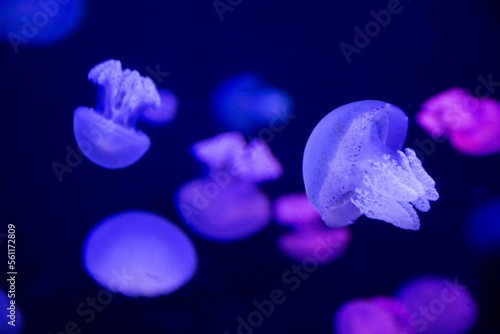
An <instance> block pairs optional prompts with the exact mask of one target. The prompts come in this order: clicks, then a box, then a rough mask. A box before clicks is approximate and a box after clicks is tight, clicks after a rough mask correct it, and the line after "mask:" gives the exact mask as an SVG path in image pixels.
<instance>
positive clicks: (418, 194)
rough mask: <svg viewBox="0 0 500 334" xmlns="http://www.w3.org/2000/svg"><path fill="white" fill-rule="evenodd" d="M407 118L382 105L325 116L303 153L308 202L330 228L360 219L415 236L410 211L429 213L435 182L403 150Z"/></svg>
mask: <svg viewBox="0 0 500 334" xmlns="http://www.w3.org/2000/svg"><path fill="white" fill-rule="evenodd" d="M407 127H408V117H406V115H405V114H404V113H403V111H401V109H399V108H397V107H396V106H393V105H392V104H389V103H386V102H380V101H358V102H353V103H349V104H346V105H344V106H341V107H339V108H337V109H335V110H333V111H332V112H330V113H329V114H328V115H326V116H325V117H324V118H323V119H322V120H321V121H320V122H319V123H318V125H316V127H315V128H314V130H313V132H312V133H311V135H310V137H309V139H308V141H307V144H306V147H305V151H304V161H303V166H302V167H303V176H304V184H305V188H306V193H307V197H308V198H309V200H310V201H311V203H312V204H313V205H314V207H315V208H316V209H317V210H318V212H319V213H320V215H321V217H322V219H323V221H324V222H325V223H326V224H327V225H328V226H330V227H341V226H346V225H349V224H352V223H353V222H354V221H355V220H356V219H357V218H358V217H359V216H361V214H364V215H366V216H367V217H368V218H372V219H379V220H383V221H386V222H388V223H391V224H393V225H394V226H397V227H400V228H404V229H409V230H418V229H419V228H420V221H419V218H418V215H417V213H416V211H415V210H414V208H413V207H412V205H413V206H414V207H415V208H417V209H418V210H420V211H424V212H426V211H428V210H429V209H430V205H429V200H431V201H435V200H437V199H438V198H439V195H438V193H437V191H436V190H435V188H434V186H435V182H434V180H433V179H432V178H431V177H430V176H429V175H428V174H427V173H426V171H425V170H424V169H423V167H422V163H421V162H420V160H419V159H418V158H417V156H416V155H415V152H414V151H413V150H412V149H409V148H406V149H405V151H404V153H403V152H402V151H400V150H401V148H402V146H403V142H404V140H405V137H406V129H407Z"/></svg>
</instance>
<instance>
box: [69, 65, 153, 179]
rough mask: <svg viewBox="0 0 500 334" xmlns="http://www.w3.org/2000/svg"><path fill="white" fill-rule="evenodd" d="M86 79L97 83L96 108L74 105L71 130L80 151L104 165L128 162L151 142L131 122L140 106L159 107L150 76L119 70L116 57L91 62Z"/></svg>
mask: <svg viewBox="0 0 500 334" xmlns="http://www.w3.org/2000/svg"><path fill="white" fill-rule="evenodd" d="M88 78H89V80H92V81H93V82H94V83H95V84H97V85H99V93H100V94H99V99H98V105H97V107H96V109H95V110H94V109H91V108H87V107H78V108H76V110H75V113H74V116H73V131H74V134H75V139H76V142H77V144H78V147H79V148H80V150H81V151H82V153H83V154H84V155H85V156H86V157H87V158H88V159H89V160H91V161H92V162H94V163H95V164H96V165H99V166H101V167H104V168H108V169H117V168H123V167H127V166H130V165H132V164H134V163H135V162H136V161H137V160H139V159H140V158H141V157H142V156H143V154H144V153H146V151H147V150H148V149H149V146H150V145H151V142H150V140H149V137H148V136H146V135H145V134H144V133H143V132H141V131H139V130H136V129H135V124H136V123H137V120H138V119H139V117H140V116H141V114H142V112H143V111H144V109H146V108H148V107H153V108H159V107H160V96H159V95H158V91H157V90H156V87H155V84H154V83H153V81H152V80H151V79H150V78H147V77H141V76H140V74H139V72H137V71H131V70H129V69H125V70H123V71H122V66H121V63H120V62H119V61H118V60H107V61H105V62H103V63H100V64H98V65H96V66H94V67H93V68H92V69H91V70H90V72H89V75H88Z"/></svg>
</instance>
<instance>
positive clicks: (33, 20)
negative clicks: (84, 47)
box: [0, 0, 86, 53]
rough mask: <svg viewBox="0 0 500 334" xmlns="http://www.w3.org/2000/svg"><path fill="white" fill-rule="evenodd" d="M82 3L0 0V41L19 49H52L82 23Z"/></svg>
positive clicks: (77, 0)
mask: <svg viewBox="0 0 500 334" xmlns="http://www.w3.org/2000/svg"><path fill="white" fill-rule="evenodd" d="M85 7H86V5H85V1H84V0H72V1H69V0H46V1H39V0H2V10H1V11H0V36H1V37H0V39H3V40H6V41H8V42H9V43H10V44H11V46H12V48H13V49H14V52H15V53H17V52H19V47H20V46H24V45H27V46H38V45H51V44H54V43H57V42H59V41H61V40H64V39H66V38H67V37H69V36H70V35H71V34H72V33H73V32H74V31H75V30H76V29H77V28H78V26H79V25H80V23H81V22H82V21H83V17H84V14H85Z"/></svg>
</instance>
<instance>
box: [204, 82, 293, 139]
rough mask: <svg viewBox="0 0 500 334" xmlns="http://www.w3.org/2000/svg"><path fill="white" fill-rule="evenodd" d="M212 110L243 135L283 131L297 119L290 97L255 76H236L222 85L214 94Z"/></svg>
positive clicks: (221, 119)
mask: <svg viewBox="0 0 500 334" xmlns="http://www.w3.org/2000/svg"><path fill="white" fill-rule="evenodd" d="M212 109H213V111H214V113H215V115H216V117H217V118H218V119H219V120H220V122H221V123H222V124H224V125H225V126H227V127H228V128H229V129H231V130H237V131H241V132H251V131H253V130H257V129H259V128H260V129H262V128H263V127H271V129H272V128H273V127H276V128H281V127H282V126H283V124H286V123H287V122H288V119H289V118H291V117H293V116H291V115H290V113H291V112H292V109H293V102H292V99H291V98H290V96H289V95H288V94H287V93H285V92H283V91H281V90H279V89H277V88H274V87H270V86H267V85H266V84H265V83H264V81H263V80H262V78H261V77H260V76H259V75H257V74H253V73H245V74H238V75H234V76H232V77H230V78H227V79H225V80H224V81H223V82H222V83H220V84H219V85H218V86H217V88H216V89H215V91H214V93H213V97H212Z"/></svg>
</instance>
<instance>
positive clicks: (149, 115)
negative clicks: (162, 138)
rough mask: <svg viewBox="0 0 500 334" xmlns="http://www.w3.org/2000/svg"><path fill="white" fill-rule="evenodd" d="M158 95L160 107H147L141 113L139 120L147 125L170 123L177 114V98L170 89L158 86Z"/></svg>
mask: <svg viewBox="0 0 500 334" xmlns="http://www.w3.org/2000/svg"><path fill="white" fill-rule="evenodd" d="M158 94H159V95H160V100H161V103H160V107H159V108H154V107H147V108H145V109H144V111H143V112H142V115H141V121H142V122H144V123H147V124H149V125H157V126H161V125H165V124H168V123H170V122H171V121H172V120H173V119H174V118H175V115H176V114H177V109H178V108H179V100H178V99H177V97H176V96H175V95H174V93H172V92H171V91H169V90H167V89H163V88H158Z"/></svg>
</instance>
